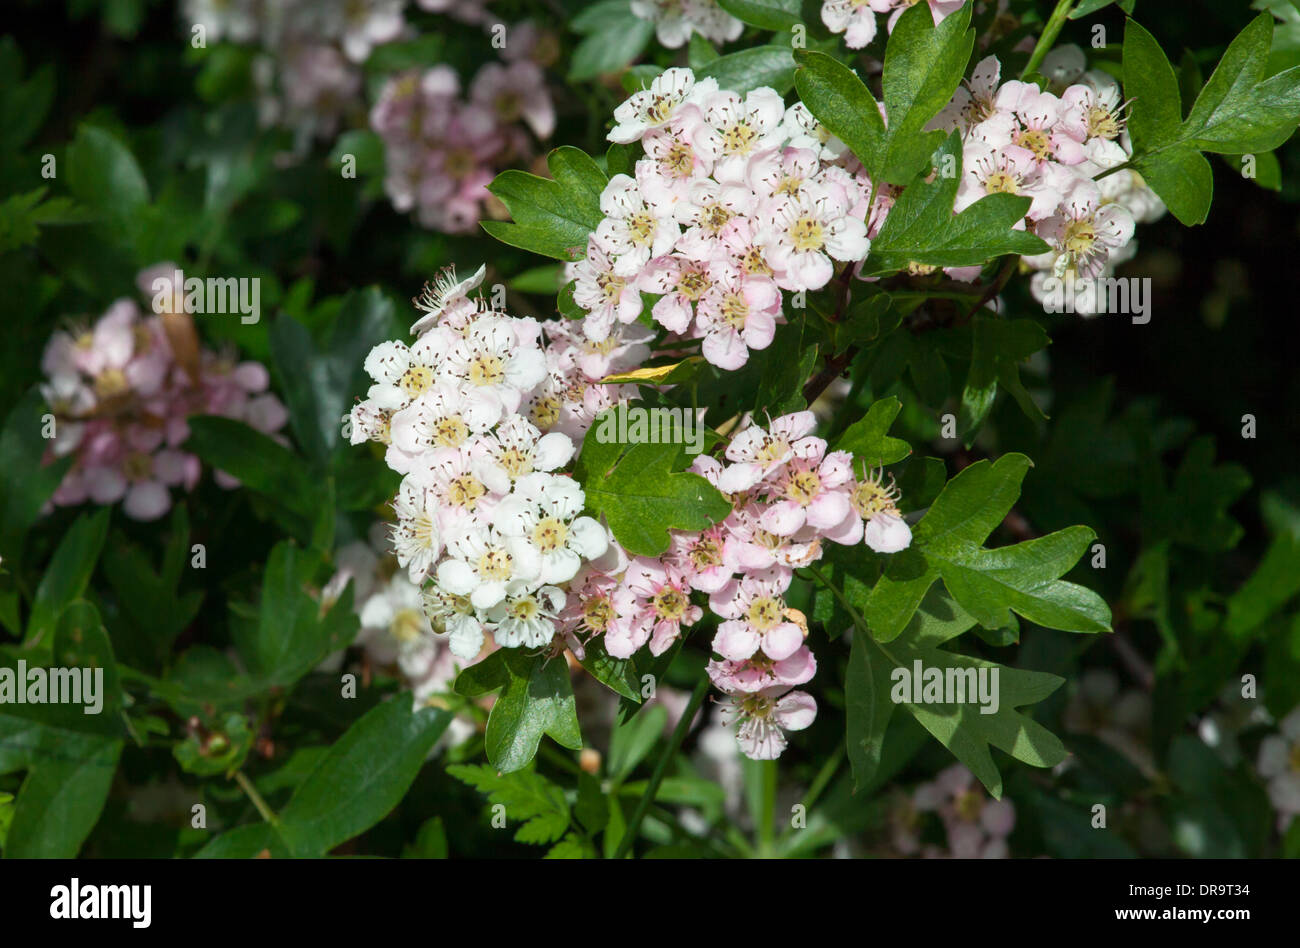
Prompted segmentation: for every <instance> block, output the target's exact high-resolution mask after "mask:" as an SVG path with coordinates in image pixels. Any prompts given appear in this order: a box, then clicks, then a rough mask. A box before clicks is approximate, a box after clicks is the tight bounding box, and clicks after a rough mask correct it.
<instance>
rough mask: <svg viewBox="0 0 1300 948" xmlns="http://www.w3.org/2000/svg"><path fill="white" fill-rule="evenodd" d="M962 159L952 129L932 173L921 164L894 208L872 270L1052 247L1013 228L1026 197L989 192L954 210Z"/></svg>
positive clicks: (977, 260)
mask: <svg viewBox="0 0 1300 948" xmlns="http://www.w3.org/2000/svg"><path fill="white" fill-rule="evenodd" d="M961 162H962V146H961V136H960V135H958V134H957V133H956V132H953V133H952V134H951V135H949V136H948V137H947V139H946V140H944V141H943V143H942V145H941V146H940V148H939V150H938V151H936V152H935V153H934V169H933V170H934V179H933V180H931V181H926V180H925V178H926V177H927V176H928V175H929V174H930V171H928V170H923V171H922V172H921V174H920V175H919V176H918V177H917V179H916V180H914V181H913V182H912V183H911V184H909V185H908V187H907V188H906V189H905V190H904V191H903V193H902V194H901V195H899V197H898V200H897V202H896V203H895V204H894V206H893V207H892V208H891V209H890V211H889V216H888V217H887V218H886V219H885V223H884V225H883V226H882V227H881V228H880V233H879V234H878V235H877V236H876V239H875V240H873V241H872V242H871V250H870V252H869V253H868V254H867V269H868V271H869V272H870V273H873V274H882V273H890V272H893V271H896V270H905V269H906V268H907V266H908V264H911V263H920V264H926V265H928V266H934V267H966V266H975V265H977V264H981V263H984V262H985V261H988V260H992V259H993V258H995V257H1000V256H1002V255H1003V254H1008V253H1014V254H1024V255H1032V254H1037V253H1044V252H1045V251H1047V250H1048V249H1049V248H1048V246H1047V244H1046V243H1044V242H1043V241H1042V240H1041V239H1040V238H1038V237H1035V236H1034V235H1033V234H1030V233H1027V232H1026V231H1023V230H1015V229H1014V228H1015V225H1016V224H1017V223H1019V222H1020V221H1021V220H1023V219H1024V216H1025V213H1026V212H1027V211H1028V210H1029V205H1030V203H1031V202H1030V199H1029V198H1027V197H1022V196H1020V195H1016V194H989V195H986V196H985V197H982V198H980V199H979V200H978V201H976V202H975V203H974V204H972V205H971V206H970V207H968V208H966V209H965V210H964V211H962V212H961V213H960V214H956V215H954V214H953V204H954V202H955V201H956V198H957V188H958V185H959V184H960V182H961V175H962V164H961Z"/></svg>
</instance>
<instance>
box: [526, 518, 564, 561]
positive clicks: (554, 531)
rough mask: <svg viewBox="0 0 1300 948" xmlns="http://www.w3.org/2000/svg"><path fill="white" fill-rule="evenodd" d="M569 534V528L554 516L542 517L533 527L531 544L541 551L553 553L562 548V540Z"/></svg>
mask: <svg viewBox="0 0 1300 948" xmlns="http://www.w3.org/2000/svg"><path fill="white" fill-rule="evenodd" d="M568 536H569V528H568V527H566V526H565V525H564V522H563V521H562V520H559V519H557V518H556V517H543V518H542V519H541V520H539V521H538V522H537V526H535V527H533V545H534V546H536V547H537V548H538V549H539V550H541V551H542V552H543V553H553V552H554V551H556V550H559V549H563V547H564V541H565V540H566V539H567V538H568Z"/></svg>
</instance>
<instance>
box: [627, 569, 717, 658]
mask: <svg viewBox="0 0 1300 948" xmlns="http://www.w3.org/2000/svg"><path fill="white" fill-rule="evenodd" d="M690 596H691V587H690V583H689V581H688V580H687V577H686V573H685V571H684V570H683V569H682V568H681V566H679V565H678V564H676V563H673V562H671V561H667V562H660V561H658V560H652V559H648V558H646V557H637V558H636V559H634V560H633V561H632V563H631V564H630V565H629V566H628V568H627V572H626V573H625V574H624V576H623V583H622V585H621V586H620V587H619V588H618V589H617V590H615V592H614V598H613V602H614V611H615V617H614V619H612V620H611V621H610V622H609V624H608V626H607V627H606V630H605V649H606V650H607V651H608V652H609V654H610V655H613V656H614V657H615V658H630V657H631V656H632V653H633V652H635V651H636V650H637V649H639V648H640V647H641V646H642V645H645V644H646V643H647V642H649V643H650V653H651V654H652V655H662V654H663V653H664V652H665V651H667V649H668V647H669V646H670V645H672V644H673V642H675V641H676V640H677V638H678V636H680V635H681V634H682V626H684V625H686V626H689V625H694V624H695V623H696V622H699V621H700V617H701V616H703V615H704V610H703V609H701V608H700V607H699V606H696V605H693V604H692V603H691V598H690Z"/></svg>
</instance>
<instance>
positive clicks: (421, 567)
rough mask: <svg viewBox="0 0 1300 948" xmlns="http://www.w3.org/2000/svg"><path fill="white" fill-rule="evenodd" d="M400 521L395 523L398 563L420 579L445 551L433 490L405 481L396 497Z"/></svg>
mask: <svg viewBox="0 0 1300 948" xmlns="http://www.w3.org/2000/svg"><path fill="white" fill-rule="evenodd" d="M393 511H394V512H395V513H396V514H397V524H396V525H395V526H394V527H393V550H394V552H395V553H396V554H397V562H398V565H399V566H405V567H406V569H407V573H408V574H409V575H410V577H411V582H413V583H418V582H421V581H422V580H423V579H424V578H425V576H427V575H428V574H429V570H430V569H431V568H432V566H433V564H434V562H435V561H436V560H437V559H438V554H439V553H441V552H442V532H441V530H440V529H439V527H438V502H437V499H436V498H435V496H434V493H433V491H430V490H425V489H422V488H419V487H416V486H414V485H411V484H409V483H406V482H403V484H402V487H401V489H399V490H398V492H397V497H396V498H395V499H394V500H393Z"/></svg>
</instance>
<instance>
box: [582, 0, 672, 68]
mask: <svg viewBox="0 0 1300 948" xmlns="http://www.w3.org/2000/svg"><path fill="white" fill-rule="evenodd" d="M569 26H570V28H572V29H573V31H574V32H575V33H581V34H584V38H583V40H582V41H581V42H580V43H579V44H578V46H577V48H576V49H575V50H574V51H573V59H572V60H571V61H570V63H569V80H570V81H572V82H581V81H583V80H586V79H594V78H596V77H597V76H604V75H608V74H610V73H618V72H622V71H623V70H624V69H625V68H627V65H628V63H630V62H632V60H634V59H636V58H637V57H638V56H640V55H641V52H642V51H643V50H644V49H645V47H646V44H647V43H648V42H650V37H652V36H653V35H654V24H653V23H651V22H650V21H649V20H642V19H639V18H638V17H636V16H634V15H633V14H632V7H631V3H630V2H629V0H604V2H601V3H593V4H591V5H590V6H588V7H587V8H586V9H584V10H583V11H582V12H581V13H579V14H578V15H577V16H575V17H574V18H573V20H572V21H571V22H570V23H569Z"/></svg>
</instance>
